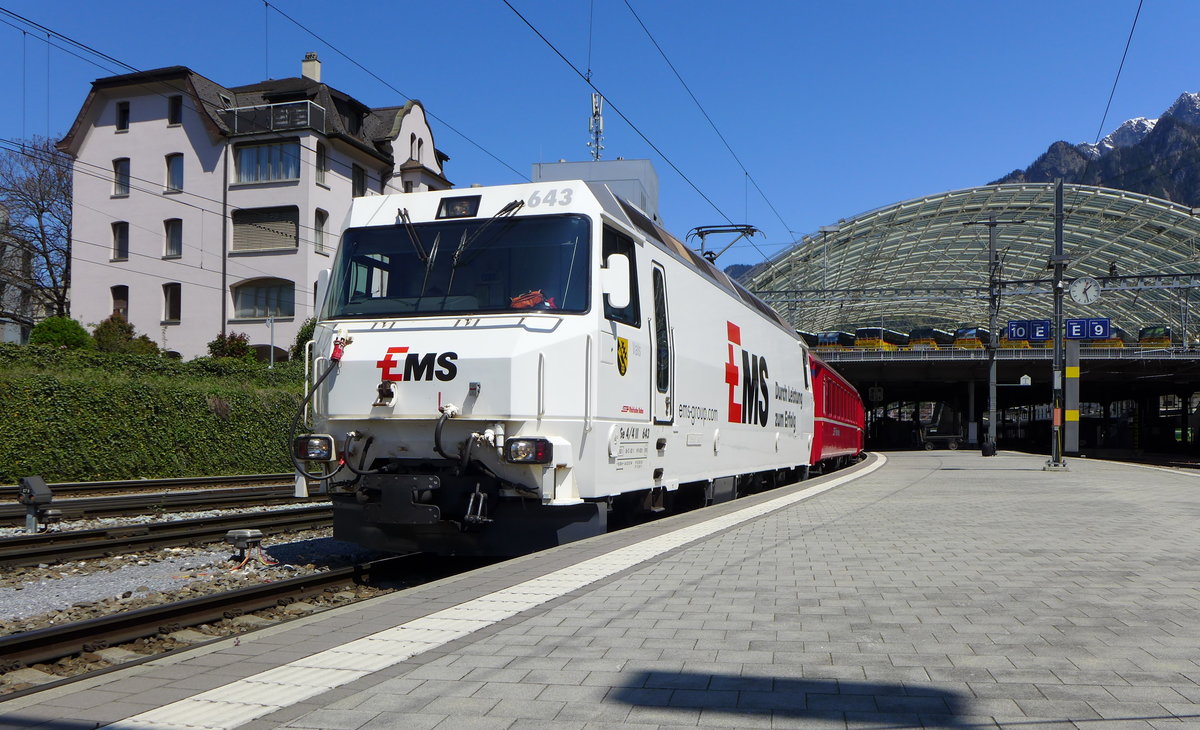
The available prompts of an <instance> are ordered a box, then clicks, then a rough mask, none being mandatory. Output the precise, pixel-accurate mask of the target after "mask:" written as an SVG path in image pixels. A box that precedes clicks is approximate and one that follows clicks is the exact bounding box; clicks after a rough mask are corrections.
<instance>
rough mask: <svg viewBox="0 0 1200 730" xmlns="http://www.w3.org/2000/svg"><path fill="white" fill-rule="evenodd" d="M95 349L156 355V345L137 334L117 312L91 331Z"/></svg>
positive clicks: (147, 338)
mask: <svg viewBox="0 0 1200 730" xmlns="http://www.w3.org/2000/svg"><path fill="white" fill-rule="evenodd" d="M92 338H93V339H94V340H95V341H96V349H97V350H99V351H100V352H126V353H130V354H133V355H156V354H158V345H156V344H154V341H153V340H151V339H150V338H149V337H147V336H146V335H139V334H137V332H136V331H135V330H134V329H133V325H132V324H130V323H129V320H127V319H125V318H124V317H123V316H121V314H120V313H119V312H113V313H112V316H111V317H109V318H108V319H106V320H104V321H103V322H101V323H100V324H98V325H96V329H95V330H94V331H93V332H92Z"/></svg>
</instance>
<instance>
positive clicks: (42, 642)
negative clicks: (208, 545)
mask: <svg viewBox="0 0 1200 730" xmlns="http://www.w3.org/2000/svg"><path fill="white" fill-rule="evenodd" d="M408 557H409V556H400V557H390V558H384V559H381V560H375V561H371V562H367V563H363V564H359V565H353V566H350V567H346V568H339V569H335V570H329V571H326V572H322V573H314V574H312V575H306V576H300V577H297V578H289V579H286V580H280V581H275V582H271V583H264V584H262V585H257V586H252V587H249V588H239V589H236V590H232V591H225V592H222V593H216V594H213V595H209V596H202V597H199V598H190V599H187V600H183V601H175V602H172V603H165V604H162V605H159V606H151V607H148V608H142V609H137V610H133V611H123V612H120V613H115V614H111V615H108V616H101V617H99V618H93V619H88V620H86V621H77V622H74V623H69V624H64V625H62V626H50V627H47V628H44V629H37V630H34V631H25V632H21V633H18V634H10V635H8V636H3V637H0V672H9V671H13V670H15V669H19V668H21V667H22V666H28V665H32V664H38V663H46V662H53V661H55V660H57V659H61V658H63V657H68V656H72V655H75V654H79V653H81V652H93V651H97V650H99V649H104V648H107V647H110V646H116V645H119V644H122V643H127V642H131V641H135V640H137V639H144V638H147V637H153V636H158V635H168V634H171V633H172V632H175V631H179V630H181V629H183V628H186V627H189V626H197V625H199V624H204V623H210V622H216V621H220V620H222V619H230V618H236V617H238V616H242V615H244V614H247V613H251V612H253V611H259V610H262V609H266V608H273V607H277V606H285V605H287V604H289V603H291V602H293V601H295V600H298V599H301V598H305V597H308V596H311V595H314V594H318V593H321V592H324V591H326V590H327V589H335V588H337V587H338V586H344V585H349V584H354V583H362V582H366V581H368V580H369V579H370V577H371V575H372V574H373V573H377V572H380V571H383V570H388V571H390V570H393V569H394V568H397V567H399V566H400V565H401V564H402V563H403V561H405V560H406V559H407V558H408ZM213 638H214V639H215V638H220V637H213ZM147 658H150V657H149V656H147Z"/></svg>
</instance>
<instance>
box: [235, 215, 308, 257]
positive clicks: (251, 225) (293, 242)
mask: <svg viewBox="0 0 1200 730" xmlns="http://www.w3.org/2000/svg"><path fill="white" fill-rule="evenodd" d="M232 218H233V250H234V251H273V250H280V249H295V248H296V246H297V242H298V233H299V228H300V209H299V208H297V207H296V206H294V205H292V206H287V207H284V208H247V209H244V210H235V211H234V212H233V216H232Z"/></svg>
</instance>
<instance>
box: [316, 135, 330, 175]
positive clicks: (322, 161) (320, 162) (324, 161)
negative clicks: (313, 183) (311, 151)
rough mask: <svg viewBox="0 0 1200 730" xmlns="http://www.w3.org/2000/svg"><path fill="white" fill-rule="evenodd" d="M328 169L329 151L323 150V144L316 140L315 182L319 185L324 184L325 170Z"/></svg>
mask: <svg viewBox="0 0 1200 730" xmlns="http://www.w3.org/2000/svg"><path fill="white" fill-rule="evenodd" d="M328 169H329V153H328V152H326V151H325V145H323V144H321V143H320V142H317V182H318V183H320V184H321V185H324V184H325V171H326V170H328Z"/></svg>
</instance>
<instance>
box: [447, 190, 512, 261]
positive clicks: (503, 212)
mask: <svg viewBox="0 0 1200 730" xmlns="http://www.w3.org/2000/svg"><path fill="white" fill-rule="evenodd" d="M524 207H525V201H524V200H514V201H512V202H511V203H509V204H508V205H506V206H504V207H503V208H501V209H500V210H499V211H497V212H496V215H494V216H492V217H491V218H488V219H487V220H486V221H484V222H483V225H481V226H479V227H478V228H476V229H475V231H474V232H473V233H472V234H471V235H470V236H469V237H468V236H467V235H466V232H465V231H464V232H463V237H462V240H460V241H459V242H458V248H457V249H455V251H454V258H453V259H452V264H451V266H452V267H453V268H456V269H457V268H458V264H459V261H460V260H461V259H462V255H463V252H464V251H466V250H467V247H468V246H470V245H471V244H472V243H474V242H475V241H476V239H478V238H479V234H481V233H483V232H484V231H486V230H487V228H488V226H490V225H492V223H493V222H495V221H496V220H497V219H498V218H505V217H508V216H512V215H516V213H517V211H519V210H520V209H521V208H524Z"/></svg>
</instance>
